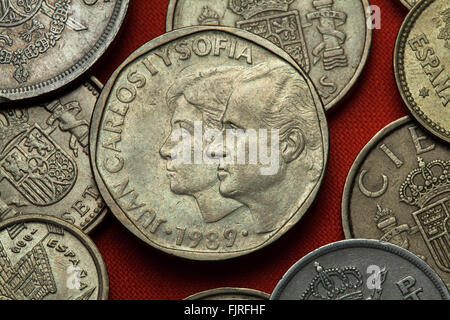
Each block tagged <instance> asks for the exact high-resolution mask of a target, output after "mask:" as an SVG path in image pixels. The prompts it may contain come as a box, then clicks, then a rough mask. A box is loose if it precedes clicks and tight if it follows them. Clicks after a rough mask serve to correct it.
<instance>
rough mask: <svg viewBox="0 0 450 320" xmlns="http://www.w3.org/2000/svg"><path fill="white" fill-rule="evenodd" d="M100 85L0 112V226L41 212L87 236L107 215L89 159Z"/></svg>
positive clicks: (90, 83) (93, 82) (93, 81)
mask: <svg viewBox="0 0 450 320" xmlns="http://www.w3.org/2000/svg"><path fill="white" fill-rule="evenodd" d="M101 88H102V85H101V84H100V82H99V81H98V80H97V79H95V78H91V80H90V81H87V82H86V83H85V84H84V85H81V86H80V87H78V88H75V89H74V90H72V91H71V92H68V93H66V94H65V95H64V96H61V97H60V98H59V99H56V100H53V101H51V102H48V103H44V104H43V105H36V106H32V105H30V106H29V107H21V108H17V107H14V106H13V102H11V103H7V104H8V106H6V108H3V109H0V221H2V220H5V219H8V218H11V217H14V216H16V215H24V214H33V213H36V212H37V213H39V214H42V215H51V216H56V217H59V218H61V219H63V220H66V221H67V222H70V223H71V224H73V225H75V226H76V227H78V228H80V229H82V230H83V231H85V232H89V231H91V230H92V229H93V228H94V227H95V226H97V225H98V224H99V223H100V221H101V220H102V219H103V217H104V216H105V214H106V211H107V209H106V205H105V203H104V202H103V200H102V198H101V196H100V193H99V191H98V189H97V186H96V184H95V181H94V176H93V173H92V170H91V165H90V159H89V143H88V142H89V141H88V140H89V127H90V121H91V117H92V112H93V110H94V106H95V103H96V101H97V99H98V97H99V95H100V91H101Z"/></svg>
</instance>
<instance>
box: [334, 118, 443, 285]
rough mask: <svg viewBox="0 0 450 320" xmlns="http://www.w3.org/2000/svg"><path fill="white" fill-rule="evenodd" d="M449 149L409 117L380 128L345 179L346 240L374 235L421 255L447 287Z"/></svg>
mask: <svg viewBox="0 0 450 320" xmlns="http://www.w3.org/2000/svg"><path fill="white" fill-rule="evenodd" d="M449 160H450V148H449V146H448V145H447V144H446V143H444V142H442V141H440V140H438V139H436V138H434V137H432V136H429V135H427V134H426V133H425V132H424V130H423V129H421V128H420V127H419V126H418V125H417V124H416V123H414V122H413V121H412V120H411V119H410V118H409V117H405V118H402V119H400V120H397V121H395V122H393V123H391V124H390V125H388V126H387V127H385V128H384V129H382V130H381V131H380V132H379V133H378V134H377V135H376V136H375V137H374V138H373V139H372V140H371V141H370V142H369V143H368V144H367V145H366V146H365V147H364V148H363V150H362V151H361V152H360V154H359V155H358V157H357V158H356V160H355V163H354V164H353V166H352V168H351V170H350V172H349V175H348V177H347V181H346V183H345V188H344V193H343V199H342V221H343V226H344V232H345V236H346V238H368V239H380V240H383V241H388V242H392V243H393V244H396V245H398V246H401V247H403V248H405V249H409V250H411V251H412V252H413V253H415V254H416V255H418V256H420V257H422V258H423V259H424V260H425V261H426V262H427V263H428V264H429V265H430V266H432V267H433V268H434V270H436V272H437V273H438V274H439V275H440V277H441V278H442V279H443V280H444V282H445V283H447V285H448V286H450V233H449V232H450V223H449V221H450V179H449V177H450V176H449V168H450V162H449Z"/></svg>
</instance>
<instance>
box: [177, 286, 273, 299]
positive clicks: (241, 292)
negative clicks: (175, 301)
mask: <svg viewBox="0 0 450 320" xmlns="http://www.w3.org/2000/svg"><path fill="white" fill-rule="evenodd" d="M269 298H270V294H268V293H265V292H262V291H258V290H253V289H246V288H217V289H212V290H206V291H202V292H199V293H196V294H194V295H192V296H189V297H187V298H186V299H185V300H269Z"/></svg>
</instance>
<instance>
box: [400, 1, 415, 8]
mask: <svg viewBox="0 0 450 320" xmlns="http://www.w3.org/2000/svg"><path fill="white" fill-rule="evenodd" d="M400 2H401V3H402V4H403V5H404V6H405V7H406V9H408V10H411V9H412V6H411V5H410V4H409V3H408V2H407V1H406V0H400Z"/></svg>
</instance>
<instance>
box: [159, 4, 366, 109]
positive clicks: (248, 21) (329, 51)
mask: <svg viewBox="0 0 450 320" xmlns="http://www.w3.org/2000/svg"><path fill="white" fill-rule="evenodd" d="M371 21H372V20H371V10H370V6H369V2H368V1H367V0H346V1H335V0H320V1H317V0H259V1H239V0H217V1H209V0H171V1H170V2H169V7H168V10H167V18H166V31H172V30H175V29H179V28H183V27H189V26H196V25H216V26H227V27H235V28H239V29H243V30H246V31H248V32H251V33H253V34H256V35H258V36H261V37H263V38H265V39H267V40H269V41H271V42H272V43H274V44H275V45H277V46H279V47H280V48H282V49H283V50H284V51H285V52H287V53H288V54H289V55H291V57H292V58H293V59H294V60H295V62H296V63H298V64H299V65H300V67H301V68H302V69H303V70H304V71H305V72H306V73H308V75H309V76H310V77H311V79H312V80H313V82H314V85H315V86H316V88H317V90H318V92H319V94H320V96H321V99H322V101H323V104H324V106H325V109H326V110H329V109H331V108H332V107H333V106H335V105H336V104H337V103H339V101H340V100H341V99H342V98H343V97H344V96H345V95H346V94H347V93H348V92H349V91H350V89H351V88H352V87H353V86H354V85H355V84H356V82H357V81H358V78H359V76H360V74H361V73H362V70H363V68H364V65H365V63H366V61H367V58H368V55H369V51H370V44H371V39H372V30H371V28H370V22H371Z"/></svg>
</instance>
